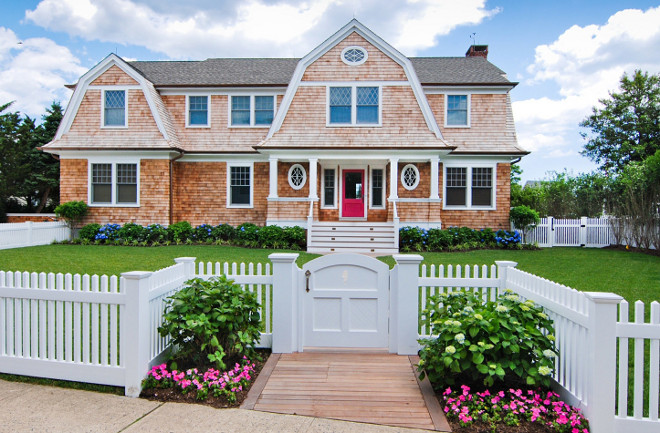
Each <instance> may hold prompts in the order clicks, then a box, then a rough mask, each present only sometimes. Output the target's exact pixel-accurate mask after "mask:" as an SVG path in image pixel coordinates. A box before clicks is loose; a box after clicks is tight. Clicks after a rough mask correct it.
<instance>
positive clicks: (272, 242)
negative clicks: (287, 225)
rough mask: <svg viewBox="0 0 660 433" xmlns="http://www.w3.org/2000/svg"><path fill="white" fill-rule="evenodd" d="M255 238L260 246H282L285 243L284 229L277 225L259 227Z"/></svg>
mask: <svg viewBox="0 0 660 433" xmlns="http://www.w3.org/2000/svg"><path fill="white" fill-rule="evenodd" d="M257 239H258V241H259V245H260V246H261V248H273V247H275V248H282V247H283V246H286V245H285V244H286V243H287V242H286V238H285V237H284V230H283V229H282V227H279V226H266V227H261V228H260V229H259V231H258V232H257Z"/></svg>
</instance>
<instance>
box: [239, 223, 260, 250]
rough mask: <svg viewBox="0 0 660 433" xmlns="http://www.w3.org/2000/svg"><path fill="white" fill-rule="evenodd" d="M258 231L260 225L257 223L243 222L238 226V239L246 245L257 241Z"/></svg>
mask: <svg viewBox="0 0 660 433" xmlns="http://www.w3.org/2000/svg"><path fill="white" fill-rule="evenodd" d="M258 231H259V227H258V226H257V225H255V224H252V223H243V224H241V225H240V226H238V227H236V239H238V240H239V241H240V242H241V243H243V244H244V245H248V244H250V243H254V242H257V241H258V238H257V232H258Z"/></svg>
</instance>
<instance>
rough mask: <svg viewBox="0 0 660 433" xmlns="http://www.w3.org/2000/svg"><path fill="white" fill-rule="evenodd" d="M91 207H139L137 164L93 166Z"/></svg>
mask: <svg viewBox="0 0 660 433" xmlns="http://www.w3.org/2000/svg"><path fill="white" fill-rule="evenodd" d="M90 204H91V205H137V204H138V167H137V164H125V163H100V164H95V163H93V164H91V187H90Z"/></svg>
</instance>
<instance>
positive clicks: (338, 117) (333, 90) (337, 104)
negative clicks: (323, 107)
mask: <svg viewBox="0 0 660 433" xmlns="http://www.w3.org/2000/svg"><path fill="white" fill-rule="evenodd" d="M352 99H353V98H352V88H351V87H330V123H351V105H352V102H351V101H352Z"/></svg>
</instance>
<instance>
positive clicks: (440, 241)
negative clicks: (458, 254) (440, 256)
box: [427, 229, 453, 251]
mask: <svg viewBox="0 0 660 433" xmlns="http://www.w3.org/2000/svg"><path fill="white" fill-rule="evenodd" d="M452 241H453V236H452V234H451V233H450V232H449V231H447V230H440V229H430V230H429V231H428V241H427V245H428V249H429V251H442V250H444V249H447V248H448V247H449V246H450V245H452Z"/></svg>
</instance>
